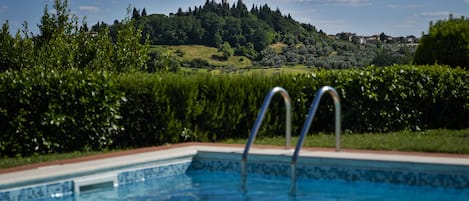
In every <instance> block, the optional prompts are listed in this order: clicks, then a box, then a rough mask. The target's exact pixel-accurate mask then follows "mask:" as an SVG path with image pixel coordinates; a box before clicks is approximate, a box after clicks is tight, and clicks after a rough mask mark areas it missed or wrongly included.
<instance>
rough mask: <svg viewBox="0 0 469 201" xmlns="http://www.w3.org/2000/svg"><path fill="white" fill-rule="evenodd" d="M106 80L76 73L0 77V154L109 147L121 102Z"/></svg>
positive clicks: (105, 76) (36, 72)
mask: <svg viewBox="0 0 469 201" xmlns="http://www.w3.org/2000/svg"><path fill="white" fill-rule="evenodd" d="M110 77H111V76H110V74H108V73H97V72H93V73H87V72H82V71H80V70H76V69H69V70H60V71H56V70H45V69H39V68H38V69H32V70H31V69H24V70H22V71H6V72H4V73H1V74H0V97H1V98H0V156H2V155H3V156H15V155H16V156H21V155H31V154H45V153H53V152H70V151H75V150H99V149H104V148H107V147H109V146H110V145H111V144H113V140H114V139H115V137H114V136H115V135H116V134H117V133H118V132H119V131H120V126H119V125H118V121H117V120H118V119H119V118H120V115H119V107H120V104H121V102H122V100H123V98H124V94H123V93H122V92H120V91H117V88H116V86H115V85H114V83H113V82H112V81H111V79H109V78H110Z"/></svg>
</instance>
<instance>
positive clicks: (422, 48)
mask: <svg viewBox="0 0 469 201" xmlns="http://www.w3.org/2000/svg"><path fill="white" fill-rule="evenodd" d="M468 33H469V19H465V18H464V17H461V18H452V17H451V16H450V18H449V19H448V20H440V21H438V22H437V23H435V24H434V25H431V26H430V28H429V31H428V34H427V35H423V36H422V39H421V40H420V44H419V46H418V47H417V51H416V53H415V57H414V62H415V63H416V64H434V63H438V64H447V65H450V66H452V67H456V66H461V67H463V68H469V34H468Z"/></svg>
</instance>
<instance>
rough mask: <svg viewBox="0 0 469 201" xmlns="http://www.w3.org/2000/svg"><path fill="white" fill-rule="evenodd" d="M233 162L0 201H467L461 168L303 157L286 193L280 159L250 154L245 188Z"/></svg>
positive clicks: (199, 161) (35, 190) (285, 164)
mask: <svg viewBox="0 0 469 201" xmlns="http://www.w3.org/2000/svg"><path fill="white" fill-rule="evenodd" d="M239 158H240V156H239V154H221V153H212V152H206V153H203V152H200V153H198V154H196V155H194V156H190V157H185V158H181V159H172V160H170V161H167V162H165V161H157V162H155V163H153V162H150V163H148V164H147V163H146V164H143V165H142V164H140V165H135V166H131V167H123V168H122V169H117V170H113V171H112V172H107V171H105V172H94V173H93V174H92V175H88V176H85V177H86V178H88V177H90V178H95V176H96V178H98V177H99V176H102V175H112V180H107V181H111V183H110V184H109V182H107V181H106V182H104V183H94V184H92V185H88V184H86V185H85V184H83V183H82V184H83V185H82V184H80V182H83V179H84V178H83V175H81V176H73V175H72V176H70V177H69V178H62V179H60V180H58V181H57V180H53V179H52V180H50V181H46V182H44V183H38V184H30V185H27V186H25V187H22V186H15V187H12V188H10V189H6V190H2V189H0V201H19V200H33V201H39V200H40V201H44V200H47V201H49V200H50V201H95V200H96V201H98V200H99V201H102V200H104V201H106V200H109V201H118V200H134V201H149V200H207V201H211V200H223V201H229V200H269V201H281V200H294V201H301V200H319V201H328V200H334V201H337V200H391V201H392V200H396V201H406V200H412V201H419V200H422V201H423V200H425V201H428V200H430V201H431V200H451V201H458V200H463V201H467V200H469V168H468V166H462V165H443V164H420V163H411V162H390V161H367V160H355V159H353V160H349V159H334V158H314V157H311V158H307V157H305V158H301V160H300V161H301V162H300V163H299V164H298V166H297V175H298V181H297V182H296V184H297V185H296V186H297V188H296V193H295V194H291V193H290V185H291V181H290V175H289V174H290V165H289V157H288V156H269V155H251V156H250V160H249V161H248V164H247V172H248V175H247V177H246V181H247V182H246V184H245V185H241V179H240V160H239ZM114 185H116V186H114ZM77 188H78V189H80V190H79V191H77V190H76V189H77ZM74 189H75V190H74Z"/></svg>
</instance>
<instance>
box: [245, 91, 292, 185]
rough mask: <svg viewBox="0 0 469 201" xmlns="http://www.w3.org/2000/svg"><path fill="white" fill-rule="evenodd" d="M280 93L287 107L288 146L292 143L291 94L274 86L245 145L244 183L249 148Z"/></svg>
mask: <svg viewBox="0 0 469 201" xmlns="http://www.w3.org/2000/svg"><path fill="white" fill-rule="evenodd" d="M276 93H280V94H281V95H282V97H283V101H284V102H285V108H286V120H285V124H286V128H285V136H286V148H287V149H289V148H290V144H291V99H290V95H288V92H287V91H286V90H285V89H284V88H282V87H275V88H273V89H272V90H271V91H270V92H269V93H268V94H267V96H266V97H265V99H264V103H263V104H262V107H261V110H260V112H259V115H257V119H256V121H255V123H254V127H253V128H252V130H251V134H249V139H248V141H247V143H246V146H245V147H244V152H243V155H242V158H241V178H242V181H243V184H244V181H245V177H246V161H247V157H248V153H249V149H250V148H251V145H252V143H253V142H254V140H255V139H256V135H257V132H258V131H259V128H260V127H261V123H262V120H263V119H264V116H265V113H266V112H267V109H268V107H269V104H270V101H271V100H272V97H273V96H274V95H275V94H276Z"/></svg>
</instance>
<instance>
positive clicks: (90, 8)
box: [79, 6, 101, 13]
mask: <svg viewBox="0 0 469 201" xmlns="http://www.w3.org/2000/svg"><path fill="white" fill-rule="evenodd" d="M79 10H80V11H83V12H90V13H97V12H99V11H100V10H101V9H99V8H98V7H96V6H80V8H79Z"/></svg>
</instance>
